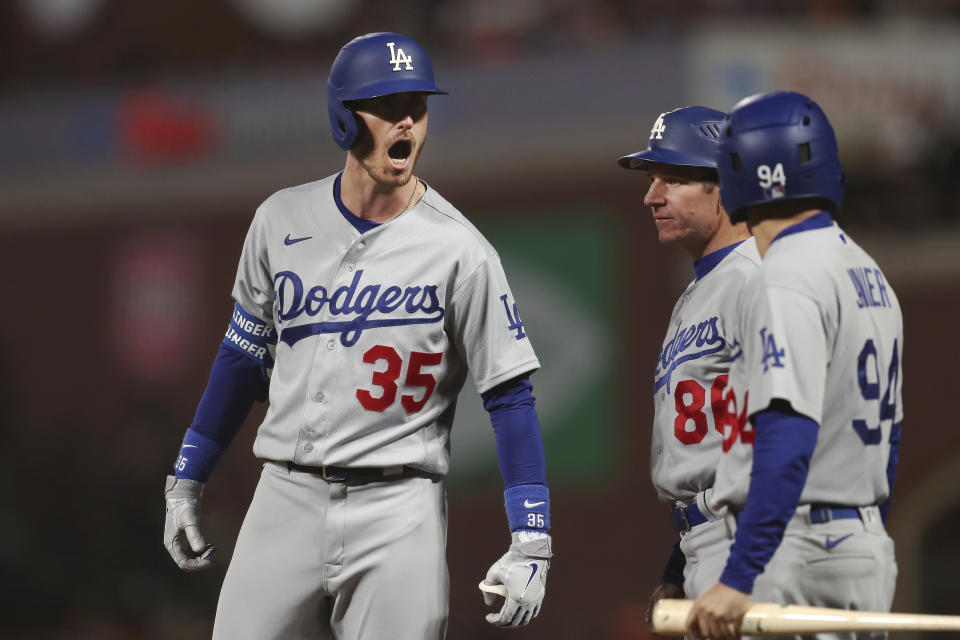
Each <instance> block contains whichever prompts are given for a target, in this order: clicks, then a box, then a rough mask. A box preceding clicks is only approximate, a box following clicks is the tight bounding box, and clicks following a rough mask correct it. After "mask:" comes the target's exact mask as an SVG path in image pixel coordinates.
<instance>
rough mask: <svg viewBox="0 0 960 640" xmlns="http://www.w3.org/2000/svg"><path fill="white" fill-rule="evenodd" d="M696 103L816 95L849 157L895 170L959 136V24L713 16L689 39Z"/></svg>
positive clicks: (726, 104)
mask: <svg viewBox="0 0 960 640" xmlns="http://www.w3.org/2000/svg"><path fill="white" fill-rule="evenodd" d="M688 42H689V46H690V49H691V72H690V74H689V78H688V81H689V85H688V86H689V88H688V91H687V93H688V95H689V96H690V99H691V101H692V102H695V103H697V104H701V103H702V104H708V105H711V106H714V107H716V108H718V109H723V110H729V109H730V108H731V107H732V106H733V105H734V104H735V103H736V102H737V101H738V100H740V99H741V98H743V97H745V96H748V95H752V94H754V93H759V92H763V91H773V90H791V91H799V92H800V93H804V94H807V95H809V96H810V97H811V98H813V99H814V100H816V101H817V102H818V103H819V104H820V105H821V106H822V107H823V109H824V110H825V111H826V112H827V114H828V115H829V116H830V120H831V122H832V123H833V126H834V129H835V130H836V132H837V137H838V141H839V144H840V154H841V157H842V158H843V159H844V160H845V161H850V160H852V161H854V162H857V163H860V164H862V165H863V166H864V167H876V166H882V167H884V168H886V169H887V170H896V169H902V168H910V167H913V166H915V165H916V164H917V163H919V162H921V161H922V159H923V157H924V156H925V154H927V153H929V152H930V150H931V148H933V147H934V146H935V145H937V144H939V142H940V140H941V138H942V137H943V136H944V134H947V135H948V136H953V137H954V138H956V137H958V136H960V124H958V123H960V74H958V73H957V69H958V67H957V60H960V38H958V37H957V32H956V28H955V27H953V26H952V25H948V26H946V27H941V26H939V25H936V24H932V23H924V24H917V23H912V22H904V23H880V24H876V25H871V26H863V25H861V26H842V27H841V26H837V27H829V26H828V27H825V26H822V25H812V24H810V25H800V26H793V25H790V26H787V25H786V24H783V25H779V24H757V23H748V24H742V23H740V24H731V23H722V22H721V23H709V24H706V25H704V26H702V27H701V28H699V29H696V30H695V31H694V32H693V33H691V34H690V37H689V40H688Z"/></svg>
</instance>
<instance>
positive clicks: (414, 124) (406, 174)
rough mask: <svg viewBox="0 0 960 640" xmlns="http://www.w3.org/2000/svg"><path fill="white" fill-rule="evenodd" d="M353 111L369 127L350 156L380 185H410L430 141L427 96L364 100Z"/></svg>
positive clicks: (407, 94) (399, 96) (361, 132)
mask: <svg viewBox="0 0 960 640" xmlns="http://www.w3.org/2000/svg"><path fill="white" fill-rule="evenodd" d="M354 109H355V110H356V114H357V116H358V117H359V118H360V119H361V120H362V121H363V124H364V125H366V126H362V127H360V134H359V135H358V136H357V143H356V145H355V146H354V147H353V149H351V150H350V152H351V153H354V154H355V155H356V157H357V159H358V160H359V161H360V164H361V165H362V166H363V168H364V169H365V170H366V172H367V173H368V174H369V175H370V177H371V178H373V180H374V181H375V182H377V183H378V184H381V185H384V186H393V187H399V186H403V185H405V184H407V182H409V181H410V178H412V177H413V168H414V165H416V163H417V158H418V157H419V156H420V151H422V150H423V144H424V142H425V140H426V137H427V94H425V93H416V92H408V93H394V94H391V95H388V96H382V97H380V98H370V99H369V100H362V101H360V102H358V103H357V104H356V105H355V107H354Z"/></svg>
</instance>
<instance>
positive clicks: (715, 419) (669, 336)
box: [619, 107, 760, 622]
mask: <svg viewBox="0 0 960 640" xmlns="http://www.w3.org/2000/svg"><path fill="white" fill-rule="evenodd" d="M725 116H726V114H724V113H723V112H722V111H717V110H715V109H708V108H706V107H684V108H682V109H676V110H674V111H670V112H668V113H664V114H661V115H660V117H659V118H657V120H656V122H655V123H654V125H653V128H652V129H651V131H650V138H649V142H648V143H647V148H646V149H644V150H643V151H640V152H637V153H633V154H630V155H628V156H624V157H622V158H620V160H619V164H620V166H621V167H624V168H627V169H641V170H644V171H646V173H647V177H648V178H649V180H650V184H649V187H648V189H647V192H646V195H645V196H644V199H643V202H644V204H645V205H646V206H648V207H649V208H650V211H651V213H652V216H653V220H654V224H655V225H656V228H657V234H658V238H659V241H660V243H661V244H664V245H669V246H675V247H678V248H680V249H682V250H684V251H685V252H686V253H687V254H688V255H689V256H690V258H691V259H692V260H693V271H694V275H695V279H694V280H693V282H691V283H690V284H689V285H688V286H687V287H686V289H685V290H684V291H683V294H682V297H681V298H680V300H678V301H677V304H676V305H675V306H674V309H673V313H672V315H671V317H670V321H669V322H668V323H667V330H666V335H665V337H664V339H663V342H662V346H661V350H660V355H659V357H658V358H657V366H656V368H655V370H654V378H653V391H654V394H653V396H654V397H653V406H654V414H653V428H652V432H653V433H652V438H651V444H652V446H651V458H650V476H651V479H652V481H653V484H654V487H655V488H656V490H657V495H658V496H659V498H660V500H661V501H662V502H664V503H665V504H666V505H668V506H667V507H665V508H664V511H667V510H668V509H670V516H671V518H670V520H671V521H672V522H673V526H674V529H675V530H676V531H677V533H678V534H679V535H680V536H682V537H680V538H679V539H677V541H676V544H675V545H674V548H673V552H672V553H671V554H670V558H669V560H668V562H667V565H666V568H665V570H664V573H663V577H662V578H661V580H660V584H659V585H657V586H656V588H655V589H654V591H653V593H652V595H651V596H650V599H649V605H648V608H647V621H648V622H649V621H650V619H651V614H652V609H653V606H654V605H655V604H656V602H657V601H658V600H660V599H662V598H684V597H687V598H695V597H697V596H698V595H699V594H701V593H702V592H703V591H705V590H706V589H707V588H709V587H710V586H712V585H713V584H714V582H716V576H717V575H719V572H720V569H721V568H722V567H721V565H720V563H721V562H722V560H723V558H724V553H723V552H724V549H725V548H726V547H727V546H729V540H728V539H727V534H726V530H725V527H724V523H723V520H721V519H719V518H718V517H717V515H716V514H715V513H713V512H711V511H710V510H708V509H705V508H701V507H702V506H704V505H705V504H706V499H707V496H708V495H709V494H710V492H711V491H712V488H713V485H714V479H715V476H716V468H717V464H718V461H719V458H720V457H721V454H722V450H723V446H724V433H725V432H724V428H725V426H726V425H727V424H729V422H730V419H729V417H726V416H724V415H723V414H722V412H721V411H720V410H719V408H718V409H717V410H716V411H705V412H703V411H701V409H702V408H703V407H704V404H703V402H700V404H699V405H698V404H697V400H696V398H700V399H701V400H702V399H703V398H707V397H709V398H713V399H714V400H713V402H714V403H715V404H714V406H715V407H720V406H721V405H722V406H723V407H724V411H726V410H727V407H729V404H728V403H726V399H728V395H727V391H726V387H727V386H728V379H729V371H730V368H731V359H732V357H733V350H734V347H733V346H732V344H733V343H732V342H731V341H730V340H729V337H728V336H729V335H730V329H731V328H732V327H734V326H736V318H737V302H738V300H739V294H740V291H741V289H742V288H743V286H744V283H745V282H747V281H748V279H749V278H751V277H752V276H754V275H756V272H757V269H758V268H759V264H760V256H759V255H758V254H757V248H756V244H755V243H754V241H753V239H752V238H750V234H749V232H748V231H747V229H746V225H743V224H733V223H731V221H730V219H729V218H728V216H727V214H726V213H725V212H724V211H723V208H722V207H721V205H720V192H719V189H717V171H716V166H717V165H716V158H717V139H718V138H719V135H720V128H721V125H722V124H723V120H724V118H725ZM720 399H724V400H723V402H721V401H720ZM711 421H712V424H711ZM688 559H690V562H687V560H688Z"/></svg>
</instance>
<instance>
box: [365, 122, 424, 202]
mask: <svg viewBox="0 0 960 640" xmlns="http://www.w3.org/2000/svg"><path fill="white" fill-rule="evenodd" d="M426 142H427V141H426V139H424V140H423V141H421V143H420V144H419V145H418V146H416V148H414V149H413V150H412V153H411V154H410V160H409V162H408V163H407V168H406V169H405V170H404V171H403V172H402V173H400V174H399V175H396V174H393V169H392V168H390V167H389V165H387V167H388V168H387V169H386V172H384V171H382V166H378V165H377V164H376V163H375V162H374V161H373V158H377V157H381V156H380V154H379V153H376V151H377V150H376V149H370V150H369V151H365V148H366V147H368V146H370V144H371V143H372V139H371V136H370V133H369V132H366V134H365V135H364V136H363V139H361V140H360V141H359V144H358V145H357V153H356V157H357V161H358V162H359V163H360V166H361V167H363V170H364V171H366V172H367V175H368V176H370V179H371V180H373V181H374V182H375V183H377V186H381V187H389V188H393V189H396V188H400V187H403V186H405V185H407V184H408V183H409V182H410V180H411V179H413V175H414V169H415V168H416V166H417V161H418V160H419V159H420V153H421V152H422V151H423V147H424V145H425V144H426ZM411 146H413V143H411ZM389 149H390V145H387V146H386V148H385V149H383V155H384V156H386V157H387V158H389V157H390V155H389V153H388V151H389Z"/></svg>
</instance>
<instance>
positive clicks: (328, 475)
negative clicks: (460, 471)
mask: <svg viewBox="0 0 960 640" xmlns="http://www.w3.org/2000/svg"><path fill="white" fill-rule="evenodd" d="M276 464H279V465H280V466H284V467H286V468H287V470H289V471H301V472H303V473H312V474H313V475H315V476H320V477H321V478H323V479H324V480H326V481H327V482H343V483H346V484H364V483H366V482H382V481H390V480H400V479H401V478H412V477H422V478H434V477H436V474H432V473H428V472H426V471H424V470H422V469H416V468H414V467H408V466H406V465H397V466H395V467H314V466H309V465H305V464H297V463H296V462H276Z"/></svg>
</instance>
